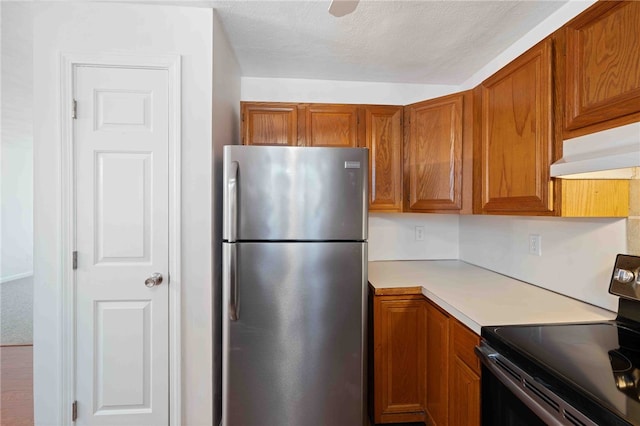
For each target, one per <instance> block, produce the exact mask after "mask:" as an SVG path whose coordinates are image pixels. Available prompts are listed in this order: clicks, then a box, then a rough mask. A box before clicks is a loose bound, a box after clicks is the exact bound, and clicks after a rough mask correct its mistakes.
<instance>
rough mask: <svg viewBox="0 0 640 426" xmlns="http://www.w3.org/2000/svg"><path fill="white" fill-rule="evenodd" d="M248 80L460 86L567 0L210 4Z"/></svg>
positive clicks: (240, 1) (242, 1)
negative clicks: (339, 10) (352, 5)
mask: <svg viewBox="0 0 640 426" xmlns="http://www.w3.org/2000/svg"><path fill="white" fill-rule="evenodd" d="M211 3H212V4H213V7H215V8H216V9H217V10H218V13H219V15H220V18H221V20H222V23H223V25H224V27H225V30H226V32H227V34H228V36H229V39H230V41H231V44H232V46H233V48H234V50H235V52H236V55H237V57H238V61H239V62H240V66H241V69H242V74H243V75H244V76H248V77H273V78H309V79H326V80H348V81H378V82H397V83H428V84H461V83H463V82H464V81H465V80H467V79H468V78H469V77H471V76H472V75H473V74H474V73H475V72H476V71H478V70H479V69H480V68H482V67H483V66H484V65H486V64H487V63H488V62H489V61H490V60H491V59H493V58H494V57H496V56H497V55H498V54H499V53H500V52H502V51H503V50H504V49H506V48H507V47H509V46H510V45H511V44H513V43H514V42H515V41H516V40H518V39H519V38H520V37H521V36H523V35H524V34H526V33H527V32H528V31H529V30H531V29H532V28H533V27H535V26H536V25H537V24H538V23H540V22H541V21H543V20H544V19H545V18H546V17H547V16H549V15H550V14H552V13H553V12H554V11H556V10H557V9H558V8H560V7H561V6H562V5H563V4H564V3H566V0H565V1H407V0H395V1H392V0H387V1H375V0H361V1H360V4H359V5H358V7H357V9H356V10H355V12H353V13H352V14H350V15H347V16H344V17H341V18H336V17H334V16H331V15H330V14H329V13H328V11H327V9H328V7H329V3H330V2H329V0H307V1H269V0H262V1H246V0H236V1H213V2H211Z"/></svg>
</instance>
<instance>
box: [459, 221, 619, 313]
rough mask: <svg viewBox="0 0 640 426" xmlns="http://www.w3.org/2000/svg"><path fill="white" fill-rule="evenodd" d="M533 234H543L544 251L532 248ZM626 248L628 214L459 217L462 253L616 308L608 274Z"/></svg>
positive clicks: (497, 268) (489, 266) (471, 260)
mask: <svg viewBox="0 0 640 426" xmlns="http://www.w3.org/2000/svg"><path fill="white" fill-rule="evenodd" d="M529 234H537V235H540V236H541V237H542V245H541V247H542V256H533V255H530V254H529ZM625 252H626V219H568V218H564V219H563V218H542V217H540V218H535V217H513V216H463V217H461V218H460V259H462V260H464V261H466V262H469V263H473V264H474V265H478V266H482V267H485V268H487V269H490V270H492V271H496V272H499V273H502V274H504V275H508V276H510V277H514V278H517V279H520V280H523V281H526V282H529V283H532V284H535V285H537V286H540V287H544V288H547V289H549V290H553V291H555V292H558V293H562V294H565V295H567V296H570V297H573V298H576V299H579V300H583V301H585V302H588V303H591V304H594V305H597V306H600V307H602V308H605V309H609V310H612V311H617V309H618V305H617V300H618V298H617V297H614V296H611V295H609V294H608V289H609V280H610V279H611V271H612V268H613V262H614V261H615V257H616V254H618V253H625Z"/></svg>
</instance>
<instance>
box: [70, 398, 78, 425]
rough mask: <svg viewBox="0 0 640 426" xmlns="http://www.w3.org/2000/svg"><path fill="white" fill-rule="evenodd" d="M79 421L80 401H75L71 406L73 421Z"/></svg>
mask: <svg viewBox="0 0 640 426" xmlns="http://www.w3.org/2000/svg"><path fill="white" fill-rule="evenodd" d="M77 419H78V401H73V404H71V421H72V422H75V421H76V420H77Z"/></svg>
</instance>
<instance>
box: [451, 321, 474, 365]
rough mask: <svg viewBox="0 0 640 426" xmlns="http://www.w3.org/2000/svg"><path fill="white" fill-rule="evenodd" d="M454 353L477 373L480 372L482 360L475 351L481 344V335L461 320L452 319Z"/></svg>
mask: <svg viewBox="0 0 640 426" xmlns="http://www.w3.org/2000/svg"><path fill="white" fill-rule="evenodd" d="M451 332H452V337H453V338H452V340H453V343H452V347H453V353H454V354H455V355H456V356H458V357H459V358H460V359H461V360H462V361H464V363H465V364H467V365H468V366H469V368H471V370H473V371H474V372H475V373H476V374H480V360H479V359H478V357H477V356H476V354H475V352H474V351H473V350H474V348H475V347H476V346H477V345H479V344H480V336H478V335H477V334H475V333H474V332H473V331H471V330H469V329H468V328H467V327H465V326H464V325H462V324H461V323H460V322H459V321H457V320H455V321H452V328H451Z"/></svg>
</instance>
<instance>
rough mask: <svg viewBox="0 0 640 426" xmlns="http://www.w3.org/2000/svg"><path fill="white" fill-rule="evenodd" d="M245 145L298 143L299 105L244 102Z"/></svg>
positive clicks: (243, 141) (243, 136)
mask: <svg viewBox="0 0 640 426" xmlns="http://www.w3.org/2000/svg"><path fill="white" fill-rule="evenodd" d="M242 144H243V145H292V146H295V145H298V105H296V104H285V103H275V102H274V103H266V102H243V103H242Z"/></svg>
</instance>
